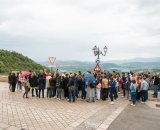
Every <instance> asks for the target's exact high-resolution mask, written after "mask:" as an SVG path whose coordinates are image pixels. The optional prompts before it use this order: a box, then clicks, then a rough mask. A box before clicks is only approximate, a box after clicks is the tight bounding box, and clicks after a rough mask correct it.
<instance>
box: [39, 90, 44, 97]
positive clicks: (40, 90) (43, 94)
mask: <svg viewBox="0 0 160 130" xmlns="http://www.w3.org/2000/svg"><path fill="white" fill-rule="evenodd" d="M41 91H42V98H44V89H39V98H40V97H41Z"/></svg>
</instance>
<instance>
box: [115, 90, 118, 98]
mask: <svg viewBox="0 0 160 130" xmlns="http://www.w3.org/2000/svg"><path fill="white" fill-rule="evenodd" d="M117 90H118V89H117V88H115V90H114V99H117V98H118V91H117Z"/></svg>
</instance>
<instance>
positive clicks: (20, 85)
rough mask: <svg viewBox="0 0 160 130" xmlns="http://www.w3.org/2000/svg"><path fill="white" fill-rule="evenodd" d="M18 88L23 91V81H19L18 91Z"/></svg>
mask: <svg viewBox="0 0 160 130" xmlns="http://www.w3.org/2000/svg"><path fill="white" fill-rule="evenodd" d="M18 88H19V90H22V82H21V81H18V83H17V90H18Z"/></svg>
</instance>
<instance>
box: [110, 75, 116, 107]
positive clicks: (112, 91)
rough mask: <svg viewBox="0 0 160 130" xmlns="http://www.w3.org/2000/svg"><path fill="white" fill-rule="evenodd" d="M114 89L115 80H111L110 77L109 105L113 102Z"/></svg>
mask: <svg viewBox="0 0 160 130" xmlns="http://www.w3.org/2000/svg"><path fill="white" fill-rule="evenodd" d="M115 89H116V82H115V80H113V77H111V78H110V85H109V92H110V99H111V105H113V104H114V101H113V100H114V99H113V97H115V95H114V94H115Z"/></svg>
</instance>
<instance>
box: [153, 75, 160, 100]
mask: <svg viewBox="0 0 160 130" xmlns="http://www.w3.org/2000/svg"><path fill="white" fill-rule="evenodd" d="M153 85H154V94H153V97H154V98H158V85H159V77H158V74H157V73H155V75H154V80H153Z"/></svg>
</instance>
